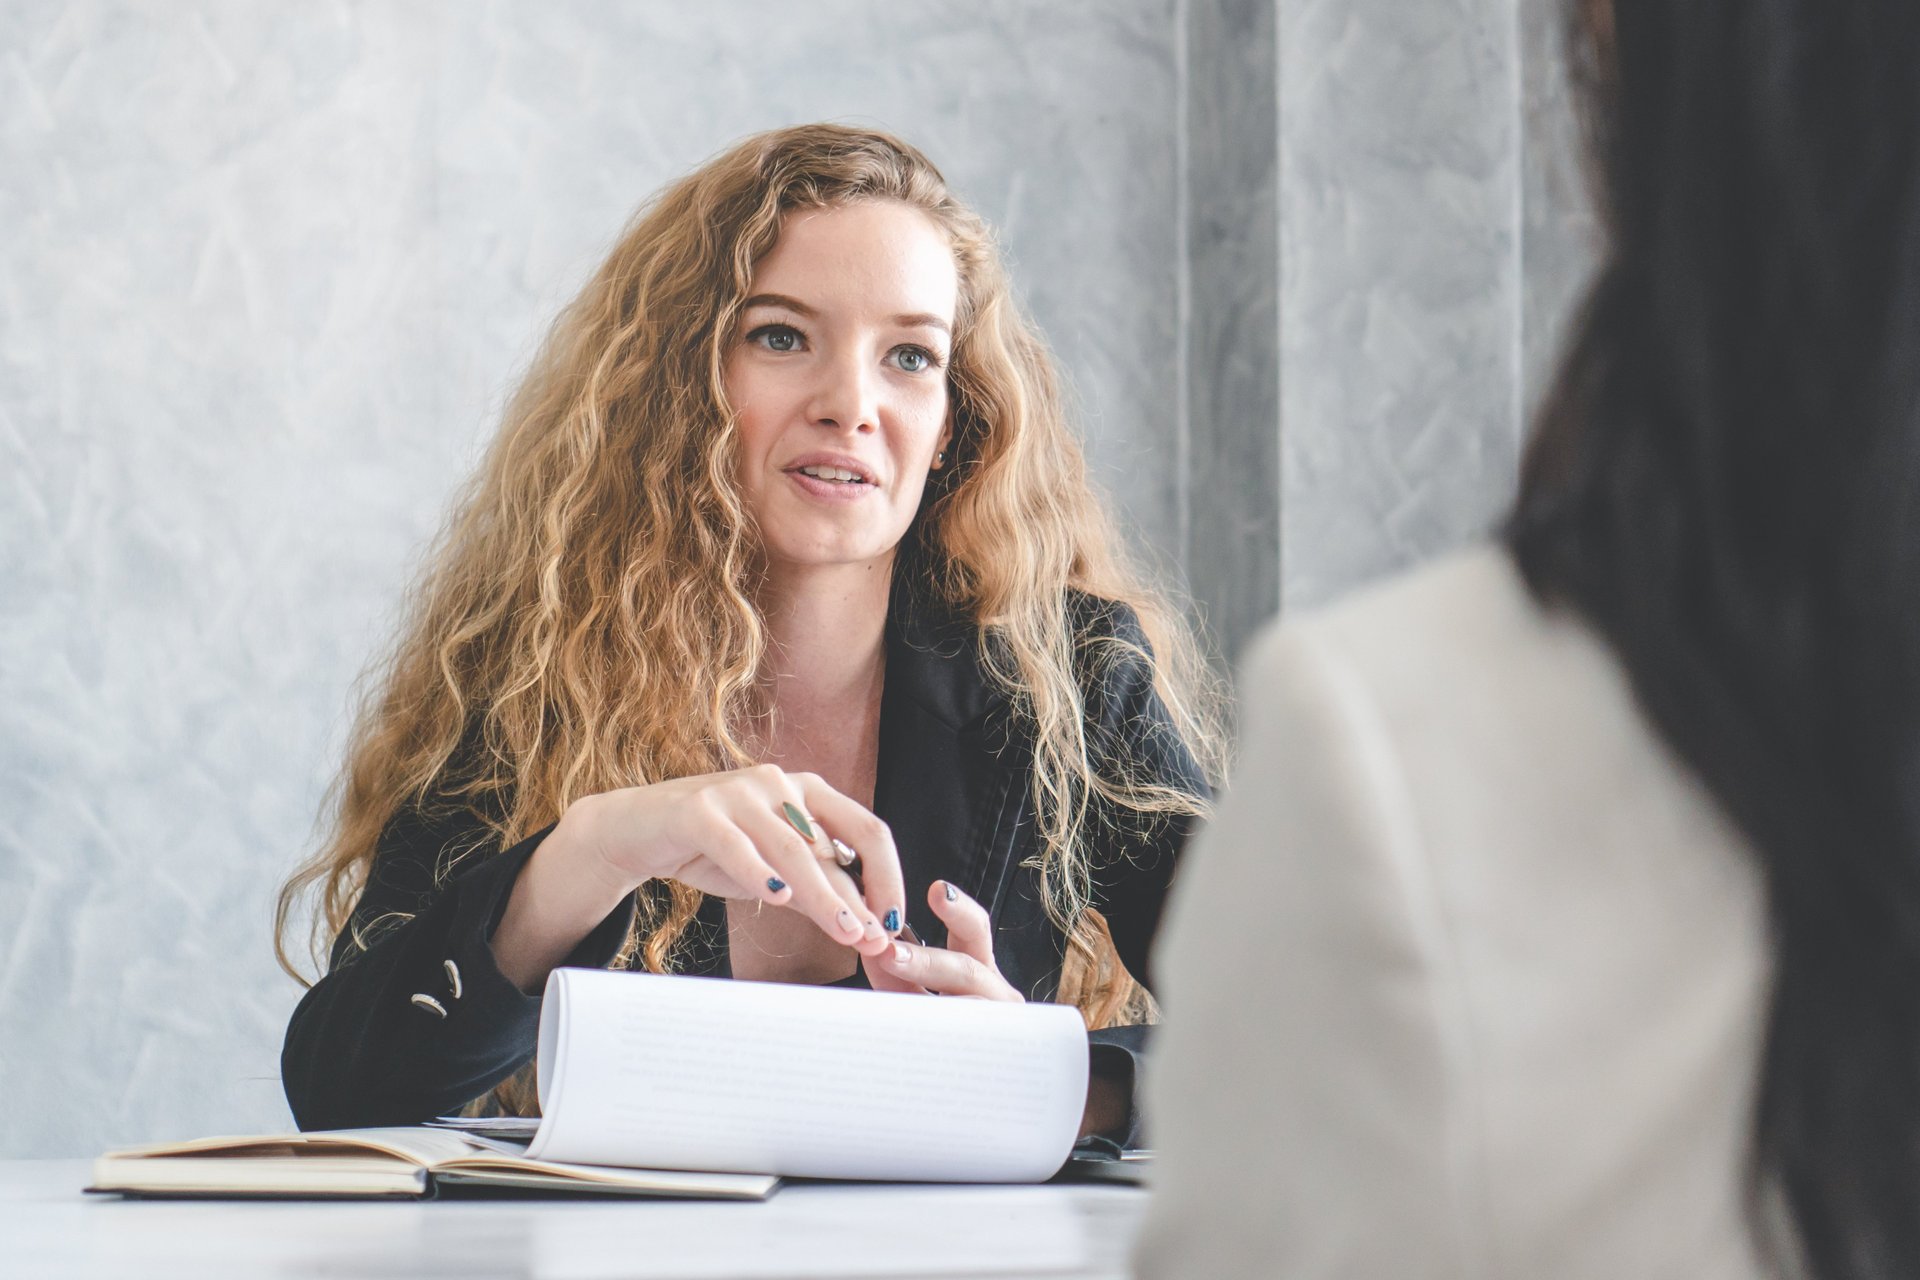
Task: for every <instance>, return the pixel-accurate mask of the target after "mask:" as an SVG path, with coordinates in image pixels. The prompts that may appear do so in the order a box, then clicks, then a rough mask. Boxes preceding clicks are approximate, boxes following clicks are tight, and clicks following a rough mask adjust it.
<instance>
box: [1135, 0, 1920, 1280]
mask: <svg viewBox="0 0 1920 1280" xmlns="http://www.w3.org/2000/svg"><path fill="white" fill-rule="evenodd" d="M1572 17H1573V26H1574V29H1575V33H1576V34H1575V47H1576V49H1577V57H1576V66H1577V67H1578V68H1579V69H1580V71H1581V72H1582V77H1581V78H1582V79H1583V80H1584V81H1585V82H1586V83H1585V84H1584V86H1583V88H1584V92H1585V95H1586V105H1587V107H1588V108H1589V116H1590V122H1591V125H1592V128H1591V129H1590V135H1591V138H1592V141H1593V145H1594V153H1595V156H1596V158H1597V160H1598V161H1599V169H1600V172H1601V173H1602V174H1603V175H1604V178H1603V202H1604V206H1605V212H1606V222H1607V225H1608V228H1609V232H1610V245H1609V248H1608V253H1607V256H1606V258H1605V261H1604V262H1603V264H1602V267H1601V269H1600V271H1599V273H1598V275H1597V278H1596V280H1595V283H1594V285H1593V289H1592V293H1591V295H1590V297H1589V298H1588V300H1587V303H1586V306H1585V310H1584V313H1583V315H1582V317H1581V319H1580V322H1579V324H1578V325H1577V326H1576V330H1575V335H1574V338H1573V341H1572V344H1571V347H1570V349H1569V351H1568V352H1567V354H1566V357H1565V361H1564V364H1563V366H1562V368H1561V370H1560V374H1559V378H1558V382H1557V385H1556V388H1555V390H1554V392H1553V394H1552V395H1551V396H1550V397H1549V400H1548V403H1547V404H1546V406H1545V408H1544V411H1543V413H1542V414H1541V418H1540V420H1539V422H1538V423H1537V425H1536V433H1535V436H1534V439H1533V440H1532V443H1531V446H1530V448H1529V450H1528V453H1527V456H1526V459H1525V463H1524V466H1523V469H1522V476H1521V486H1520V496H1519V500H1518V503H1517V505H1516V506H1515V508H1514V511H1513V513H1512V515H1511V517H1510V518H1509V519H1508V521H1507V523H1506V525H1505V528H1504V531H1503V532H1502V534H1501V536H1500V538H1499V541H1498V542H1496V543H1494V544H1492V545H1488V546H1484V547H1481V548H1479V549H1477V550H1471V551H1469V552H1467V553H1465V554H1461V555H1458V556H1456V557H1453V558H1451V559H1449V560H1447V561H1445V562H1444V563H1441V564H1438V565H1435V566H1432V567H1430V568H1428V569H1426V570H1424V571H1421V572H1419V573H1416V574H1414V575H1412V576H1410V577H1407V578H1405V579H1402V580H1400V581H1397V582H1394V583H1392V584H1390V585H1387V586H1384V587H1381V588H1377V589H1373V590H1369V591H1367V592H1365V593H1364V594H1362V595H1360V596H1358V597H1356V598H1354V599H1353V600H1351V601H1350V602H1346V603H1343V604H1341V605H1340V606H1338V607H1336V608H1333V609H1330V610H1328V611H1325V612H1324V613H1321V614H1318V615H1317V616H1313V617H1310V618H1308V619H1306V620H1303V621H1300V622H1297V623H1292V624H1290V625H1288V626H1285V627H1283V628H1282V629H1280V630H1279V632H1278V633H1277V634H1275V635H1273V636H1271V637H1268V638H1267V639H1266V640H1264V641H1263V642H1262V643H1261V645H1260V646H1259V647H1258V649H1257V651H1256V652H1255V654H1254V656H1253V657H1252V659H1251V661H1250V663H1249V665H1248V667H1247V670H1246V673H1245V677H1244V679H1243V681H1242V684H1241V697H1242V699H1243V706H1244V708H1245V711H1244V718H1243V731H1244V735H1245V736H1244V739H1243V746H1242V752H1241V755H1240V757H1239V764H1238V768H1237V773H1236V777H1237V780H1238V781H1237V785H1236V787H1235V789H1234V791H1233V793H1232V795H1231V796H1230V797H1229V798H1228V799H1227V800H1226V801H1225V802H1224V803H1223V806H1222V810H1221V813H1220V817H1219V820H1218V821H1217V823H1215V824H1214V825H1213V826H1211V827H1210V828H1209V829H1208V830H1207V831H1206V833H1205V834H1204V835H1203V836H1202V837H1201V838H1200V840H1199V847H1198V849H1197V850H1196V852H1195V855H1194V857H1193V859H1192V861H1191V864H1190V866H1189V868H1188V870H1187V872H1185V873H1183V874H1184V875H1185V881H1184V884H1183V887H1182V888H1181V889H1180V891H1179V892H1178V893H1177V894H1176V895H1175V902H1174V905H1173V907H1172V908H1171V916H1170V924H1169V928H1168V930H1167V933H1166V936H1165V938H1164V939H1163V941H1162V943H1161V946H1160V950H1159V952H1158V953H1157V957H1156V960H1157V971H1158V972H1159V974H1160V975H1161V979H1162V983H1161V992H1160V993H1161V995H1162V998H1163V1000H1164V1002H1165V1008H1166V1013H1167V1018H1168V1026H1167V1034H1165V1036H1164V1037H1163V1040H1162V1044H1161V1053H1162V1057H1161V1058H1160V1059H1159V1060H1158V1061H1157V1063H1156V1064H1155V1068H1154V1069H1153V1071H1152V1072H1151V1076H1150V1081H1149V1088H1148V1100H1149V1101H1148V1105H1149V1108H1150V1109H1152V1108H1153V1107H1154V1105H1155V1104H1156V1103H1157V1105H1158V1110H1157V1111H1155V1112H1154V1115H1155V1121H1156V1137H1157V1138H1158V1139H1159V1145H1160V1146H1161V1147H1162V1149H1163V1160H1162V1162H1161V1165H1160V1168H1159V1171H1158V1198H1157V1200H1156V1203H1155V1205H1154V1207H1153V1210H1152V1212H1151V1215H1150V1221H1149V1223H1148V1225H1147V1226H1146V1228H1145V1231H1144V1234H1143V1236H1142V1241H1141V1246H1140V1254H1139V1263H1140V1270H1141V1272H1142V1274H1144V1275H1147V1276H1167V1275H1183V1276H1185V1275H1209V1276H1215V1275H1233V1274H1254V1273H1257V1274H1262V1275H1276V1276H1287V1277H1292V1278H1294V1280H1306V1278H1312V1277H1329V1276H1352V1277H1368V1278H1369V1280H1374V1278H1384V1277H1393V1278H1394V1280H1415V1278H1418V1277H1441V1276H1447V1277H1454V1276H1459V1277H1480V1276H1508V1277H1528V1278H1535V1277H1572V1276H1583V1277H1584V1276H1591V1277H1606V1278H1607V1280H1628V1278H1631V1280H1654V1278H1659V1277H1673V1278H1675V1280H1679V1278H1681V1277H1684V1278H1685V1280H1707V1278H1711V1277H1753V1276H1761V1275H1803V1276H1811V1277H1818V1278H1819V1280H1843V1278H1844V1280H1856V1278H1859V1280H1865V1278H1867V1277H1895V1276H1899V1277H1912V1276H1920V591H1916V589H1915V588H1916V578H1915V569H1916V566H1920V188H1917V187H1916V184H1917V183H1920V165H1916V163H1915V161H1916V158H1917V152H1920V75H1917V74H1916V72H1915V67H1916V66H1920V6H1915V5H1913V4H1910V3H1890V2H1887V0H1870V2H1863V3H1855V4H1836V3H1833V2H1832V0H1619V2H1618V3H1617V4H1615V5H1613V6H1611V7H1610V8H1605V9H1603V8H1600V7H1598V6H1585V5H1583V6H1580V7H1579V8H1578V9H1577V10H1576V11H1575V12H1574V13H1573V15H1572ZM1223 937H1224V938H1232V939H1234V940H1235V945H1234V946H1232V947H1222V946H1221V945H1220V943H1219V939H1221V938H1223ZM1256 1013H1257V1015H1258V1016H1253V1015H1255V1014H1256Z"/></svg>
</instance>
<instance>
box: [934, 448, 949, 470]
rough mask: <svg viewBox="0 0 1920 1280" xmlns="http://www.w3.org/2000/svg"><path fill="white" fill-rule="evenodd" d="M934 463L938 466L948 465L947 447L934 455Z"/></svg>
mask: <svg viewBox="0 0 1920 1280" xmlns="http://www.w3.org/2000/svg"><path fill="white" fill-rule="evenodd" d="M933 465H934V466H936V467H944V466H946V465H947V451H946V450H945V449H942V450H941V451H940V452H938V453H936V454H934V455H933Z"/></svg>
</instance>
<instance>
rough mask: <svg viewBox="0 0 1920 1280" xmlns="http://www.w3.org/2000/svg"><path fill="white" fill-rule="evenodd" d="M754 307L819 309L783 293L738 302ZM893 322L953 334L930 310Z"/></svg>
mask: <svg viewBox="0 0 1920 1280" xmlns="http://www.w3.org/2000/svg"><path fill="white" fill-rule="evenodd" d="M755 307H783V308H785V309H786V310H788V311H791V312H793V313H795V314H796V315H802V316H806V317H808V318H810V319H811V318H812V317H814V316H817V315H819V314H820V313H819V311H818V310H816V309H815V308H813V307H810V306H808V305H807V304H806V303H804V302H802V301H800V299H798V298H790V297H788V296H787V295H786V294H784V293H756V294H754V295H753V296H752V297H751V298H748V299H747V300H746V301H745V302H743V303H741V304H740V309H741V310H742V311H751V310H753V309H754V308H755ZM892 319H893V323H894V324H897V325H899V326H900V327H901V328H903V329H938V330H939V331H940V332H942V333H944V334H946V335H947V336H948V337H952V336H953V326H952V325H950V324H948V323H947V322H946V321H945V320H942V319H941V318H940V317H939V316H937V315H934V314H933V313H932V312H931V311H915V312H911V313H909V314H907V315H899V316H894V317H893V318H892Z"/></svg>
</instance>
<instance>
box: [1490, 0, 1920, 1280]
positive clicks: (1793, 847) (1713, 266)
mask: <svg viewBox="0 0 1920 1280" xmlns="http://www.w3.org/2000/svg"><path fill="white" fill-rule="evenodd" d="M1577 7H1578V8H1579V9H1581V10H1584V11H1585V12H1584V14H1582V15H1581V16H1582V17H1584V19H1585V20H1584V21H1577V22H1576V23H1575V24H1574V25H1575V27H1576V29H1577V32H1578V34H1577V35H1576V37H1575V40H1574V48H1575V64H1576V66H1577V67H1578V68H1579V69H1580V71H1581V73H1582V76H1583V79H1584V80H1585V81H1586V82H1587V83H1586V102H1587V104H1588V106H1589V107H1590V108H1591V115H1590V119H1591V124H1592V126H1593V127H1592V129H1591V140H1592V142H1593V144H1594V147H1593V149H1594V156H1595V158H1596V160H1597V161H1598V171H1599V174H1600V186H1601V188H1602V193H1601V194H1602V203H1603V205H1604V209H1605V214H1606V221H1607V223H1608V226H1609V229H1610V232H1611V237H1610V238H1611V245H1610V251H1609V254H1608V256H1607V259H1606V261H1605V263H1604V265H1603V266H1602V268H1601V270H1600V272H1599V274H1598V275H1597V277H1596V281H1595V284H1594V286H1593V288H1592V292H1591V294H1590V296H1589V298H1588V300H1587V304H1586V309H1585V313H1584V316H1583V317H1582V319H1581V322H1580V324H1579V325H1578V326H1577V328H1576V331H1575V334H1574V337H1573V341H1572V345H1571V348H1570V350H1569V351H1568V353H1567V356H1566V359H1565V362H1564V364H1563V365H1562V368H1561V371H1560V376H1559V379H1558V382H1557V385H1556V387H1555V389H1554V391H1553V392H1552V393H1551V394H1550V395H1549V397H1548V400H1547V403H1546V404H1545V406H1544V408H1543V411H1542V413H1541V417H1540V421H1539V422H1538V423H1537V424H1536V432H1535V436H1534V439H1533V443H1532V445H1531V446H1530V448H1529V451H1528V455H1527V457H1526V460H1525V463H1524V465H1523V468H1522V482H1521V496H1520V499H1519V503H1518V505H1517V507H1516V509H1515V511H1514V513H1513V515H1512V517H1511V520H1510V523H1509V525H1508V527H1507V534H1506V536H1507V541H1508V545H1509V546H1510V548H1511V550H1512V553H1513V556H1514V558H1515V560H1516V562H1517V563H1518V564H1519V566H1520V570H1521V572H1522V574H1523V575H1524V577H1525V578H1526V580H1527V583H1528V585H1529V587H1530V589H1531V590H1532V592H1533V593H1534V595H1535V596H1536V597H1537V598H1538V599H1540V600H1541V601H1542V602H1543V603H1546V604H1548V605H1561V606H1566V607H1569V608H1571V609H1573V610H1575V611H1577V612H1578V613H1579V614H1580V615H1581V616H1583V617H1584V618H1585V619H1587V620H1588V621H1589V622H1590V623H1591V624H1592V625H1593V626H1594V627H1596V628H1597V629H1598V630H1599V632H1600V633H1601V634H1602V635H1603V636H1604V637H1605V638H1606V640H1607V641H1608V642H1609V643H1610V645H1611V647H1612V648H1613V649H1614V651H1615V652H1616V653H1617V654H1618V655H1619V657H1620V659H1621V660H1622V662H1623V663H1624V664H1625V666H1626V669H1627V671H1628V673H1629V675H1630V677H1631V680H1632V683H1633V687H1634V689H1635V691H1636V693H1637V695H1638V698H1639V700H1640V702H1641V704H1642V705H1643V707H1644V709H1645V711H1646V713H1647V714H1648V716H1649V717H1650V718H1651V720H1652V722H1653V724H1654V725H1655V726H1656V727H1657V729H1658V731H1659V732H1660V734H1661V735H1662V736H1663V737H1664V738H1665V739H1666V741H1667V742H1668V743H1669V744H1670V745H1671V746H1672V748H1673V749H1674V750H1675V751H1676V752H1677V753H1678V754H1679V756H1680V757H1681V759H1682V760H1684V761H1685V762H1686V763H1687V764H1688V765H1689V766H1691V768H1692V769H1693V770H1694V771H1695V772H1696V773H1697V775H1698V776H1699V777H1700V778H1701V779H1702V780H1703V781H1704V783H1705V785H1706V786H1707V788H1708V789H1709V790H1710V791H1711V792H1712V793H1713V795H1714V796H1716V797H1717V798H1718V800H1719V801H1720V803H1721V804H1722V805H1723V806H1724V808H1725V810H1726V811H1727V813H1728V814H1729V815H1731V817H1732V819H1733V820H1734V822H1735V823H1737V825H1738V826H1739V827H1740V829H1741V830H1742V832H1743V833H1744V834H1745V836H1746V837H1747V839H1748V841H1749V842H1750V843H1751V846H1752V849H1753V853H1754V856H1755V857H1756V858H1757V859H1758V861H1759V864H1760V866H1761V868H1762V869H1763V871H1764V874H1765V881H1766V885H1767V891H1768V901H1769V914H1770V923H1771V929H1772V941H1773V950H1774V957H1775V966H1776V968H1775V979H1774V982H1775V986H1774V990H1773V993H1772V1003H1771V1010H1770V1021H1769V1026H1768V1029H1767V1036H1766V1045H1765V1053H1764V1061H1763V1065H1762V1077H1761V1082H1760V1090H1759V1094H1758V1103H1757V1111H1756V1114H1755V1117H1754V1125H1753V1145H1752V1173H1753V1186H1754V1188H1755V1191H1756V1194H1758V1193H1761V1192H1768V1193H1770V1192H1771V1191H1773V1190H1777V1191H1779V1192H1780V1193H1783V1195H1784V1199H1785V1203H1786V1206H1787V1207H1788V1209H1789V1210H1790V1216H1791V1218H1792V1222H1793V1224H1794V1226H1795V1228H1796V1234H1797V1236H1798V1241H1797V1246H1798V1249H1799V1251H1800V1253H1801V1255H1802V1258H1803V1259H1804V1262H1805V1263H1806V1265H1807V1266H1808V1268H1809V1269H1810V1271H1811V1272H1812V1274H1813V1275H1815V1276H1818V1277H1821V1280H1838V1278H1840V1277H1849V1278H1851V1277H1883V1276H1885V1277H1892V1276H1901V1277H1912V1276H1920V574H1917V573H1916V570H1920V190H1917V189H1916V183H1917V182H1920V163H1916V162H1917V161H1920V153H1917V152H1920V5H1917V4H1915V3H1914V0H1615V3H1614V5H1613V6H1612V11H1611V13H1610V14H1609V13H1607V12H1606V11H1605V8H1604V6H1600V5H1593V4H1580V5H1578V6H1577ZM1763 1235H1764V1233H1763Z"/></svg>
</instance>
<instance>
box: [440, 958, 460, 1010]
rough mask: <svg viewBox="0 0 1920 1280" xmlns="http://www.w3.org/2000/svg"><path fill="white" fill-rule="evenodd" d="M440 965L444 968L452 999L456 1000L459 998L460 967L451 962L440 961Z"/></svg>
mask: <svg viewBox="0 0 1920 1280" xmlns="http://www.w3.org/2000/svg"><path fill="white" fill-rule="evenodd" d="M440 963H441V964H443V965H445V966H446V969H447V986H449V987H450V988H452V990H453V998H454V999H455V1000H458V999H459V998H460V966H459V965H457V964H455V963H454V962H453V961H451V960H442V961H441V962H440Z"/></svg>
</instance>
